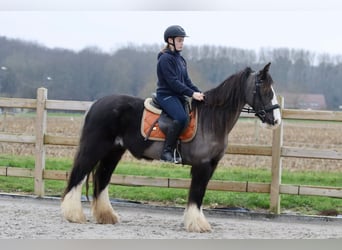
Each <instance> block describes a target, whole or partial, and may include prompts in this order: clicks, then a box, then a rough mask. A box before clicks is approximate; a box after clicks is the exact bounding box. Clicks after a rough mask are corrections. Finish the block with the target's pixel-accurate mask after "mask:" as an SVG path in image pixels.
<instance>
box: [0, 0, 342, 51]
mask: <svg viewBox="0 0 342 250" xmlns="http://www.w3.org/2000/svg"><path fill="white" fill-rule="evenodd" d="M51 2H52V3H51ZM54 2H56V3H54ZM94 2H96V3H95V4H94ZM121 2H122V3H121ZM273 2H275V3H276V4H275V3H273ZM142 3H144V4H142ZM0 10H1V11H0V36H6V37H8V38H20V39H24V40H28V41H34V42H37V43H39V44H41V45H44V46H47V47H50V48H56V47H58V48H66V49H72V50H76V51H79V50H81V49H83V48H85V47H87V46H96V47H99V48H100V49H102V50H104V51H112V50H114V49H116V48H118V47H121V46H124V45H127V44H128V43H132V44H137V45H141V44H156V43H157V44H161V43H163V32H164V30H165V28H166V27H167V26H169V25H172V24H179V25H181V26H183V27H184V28H185V30H186V32H187V33H188V35H189V38H187V39H186V44H189V45H223V46H230V47H236V48H242V49H252V50H256V51H258V50H259V49H260V48H295V49H305V50H309V51H312V52H315V53H329V54H331V55H342V30H341V24H342V3H340V1H338V0H334V1H333V0H325V1H315V0H311V1H309V0H304V1H300V0H287V1H279V0H278V1H271V0H263V1H253V0H239V1H237V0H236V1H230V0H223V1H221V0H211V1H204V2H201V1H196V0H182V1H181V0H171V1H167V2H166V3H165V2H163V1H161V0H144V1H140V0H126V1H114V0H111V1H105V0H97V1H90V0H74V1H70V0H59V1H43V0H26V1H24V0H23V1H19V0H8V1H4V0H1V2H0Z"/></svg>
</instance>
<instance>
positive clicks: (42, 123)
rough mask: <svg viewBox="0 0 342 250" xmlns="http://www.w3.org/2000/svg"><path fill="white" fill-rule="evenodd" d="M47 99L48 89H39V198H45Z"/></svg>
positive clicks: (36, 182)
mask: <svg viewBox="0 0 342 250" xmlns="http://www.w3.org/2000/svg"><path fill="white" fill-rule="evenodd" d="M46 99H47V89H46V88H39V89H38V90H37V108H36V147H35V151H36V155H35V169H34V193H35V195H37V196H38V197H42V196H44V179H43V174H44V169H45V145H44V135H45V133H46V117H47V111H46V109H45V103H46Z"/></svg>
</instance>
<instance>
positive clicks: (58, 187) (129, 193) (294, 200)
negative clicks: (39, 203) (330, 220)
mask: <svg viewBox="0 0 342 250" xmlns="http://www.w3.org/2000/svg"><path fill="white" fill-rule="evenodd" d="M71 164H72V160H71V159H53V158H48V159H46V169H49V170H70V167H71ZM0 166H11V167H21V168H29V169H33V168H34V158H33V157H22V156H20V157H19V156H8V155H0ZM115 174H121V175H138V176H155V177H168V178H190V167H189V166H179V165H170V164H156V163H148V162H144V161H125V162H124V161H123V162H120V164H119V165H118V167H117V169H116V171H115ZM212 180H229V181H250V182H262V183H270V181H271V172H270V171H269V170H266V169H263V168H254V169H253V170H251V169H246V168H242V167H238V166H236V167H229V168H228V167H218V169H217V170H216V172H215V174H214V175H213V178H212ZM282 183H283V184H300V185H314V186H336V187H342V173H341V172H334V173H332V172H308V171H306V172H288V171H283V175H282ZM65 185H66V183H65V181H54V180H46V181H45V193H46V195H48V196H60V195H61V194H62V193H63V190H64V188H65ZM33 188H34V181H33V178H18V177H4V176H0V192H11V193H26V194H32V193H33ZM109 193H110V196H111V198H118V199H126V200H133V201H141V202H158V203H161V204H165V205H184V204H186V201H187V194H188V190H187V189H176V188H156V187H127V186H118V185H115V186H114V185H111V186H110V188H109ZM90 194H91V192H90ZM204 205H205V206H233V207H243V208H248V209H251V210H264V209H268V208H269V194H257V193H239V192H226V191H212V190H208V191H207V193H206V195H205V198H204ZM281 208H282V210H283V211H284V210H291V211H294V212H299V213H303V214H317V213H318V212H319V211H322V210H325V209H337V210H338V211H339V212H340V213H341V212H342V199H337V198H329V197H315V196H297V195H282V196H281Z"/></svg>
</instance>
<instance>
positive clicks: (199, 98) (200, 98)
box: [192, 92, 204, 101]
mask: <svg viewBox="0 0 342 250" xmlns="http://www.w3.org/2000/svg"><path fill="white" fill-rule="evenodd" d="M192 98H194V99H195V100H197V101H203V100H204V94H203V93H201V92H194V93H193V94H192Z"/></svg>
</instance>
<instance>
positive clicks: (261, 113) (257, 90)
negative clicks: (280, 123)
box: [242, 75, 280, 123]
mask: <svg viewBox="0 0 342 250" xmlns="http://www.w3.org/2000/svg"><path fill="white" fill-rule="evenodd" d="M262 84H263V81H262V80H261V79H260V78H259V77H258V75H256V76H255V90H254V92H253V107H255V100H256V97H258V98H259V99H260V101H261V103H262V108H261V109H259V110H254V108H253V107H247V108H245V107H244V108H242V112H246V113H253V114H255V116H257V117H259V119H260V120H261V121H262V122H263V123H264V122H265V120H266V114H267V113H269V112H271V111H273V110H274V109H279V108H280V106H279V104H274V105H271V106H268V107H266V105H265V104H264V103H263V100H262V96H261V92H260V87H261V85H262Z"/></svg>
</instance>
